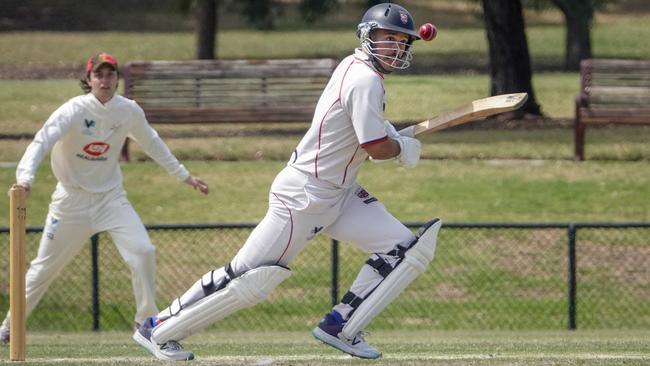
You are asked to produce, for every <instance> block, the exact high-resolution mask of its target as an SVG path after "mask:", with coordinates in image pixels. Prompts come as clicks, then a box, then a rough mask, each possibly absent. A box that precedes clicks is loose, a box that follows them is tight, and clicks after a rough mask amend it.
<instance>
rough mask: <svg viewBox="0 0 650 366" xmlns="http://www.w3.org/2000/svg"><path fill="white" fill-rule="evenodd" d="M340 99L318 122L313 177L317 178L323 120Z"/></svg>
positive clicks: (336, 101)
mask: <svg viewBox="0 0 650 366" xmlns="http://www.w3.org/2000/svg"><path fill="white" fill-rule="evenodd" d="M340 100H341V99H340V98H339V99H337V100H335V101H334V103H332V105H331V106H330V107H329V108H328V109H327V112H325V115H323V118H322V119H321V120H320V126H318V149H316V157H315V158H314V176H315V177H316V178H318V155H320V142H321V134H322V133H323V124H324V123H325V118H326V117H327V115H328V114H329V113H330V111H331V110H332V107H334V106H335V105H336V103H338V102H339V101H340Z"/></svg>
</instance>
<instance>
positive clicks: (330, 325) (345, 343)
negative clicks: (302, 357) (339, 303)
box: [311, 311, 381, 359]
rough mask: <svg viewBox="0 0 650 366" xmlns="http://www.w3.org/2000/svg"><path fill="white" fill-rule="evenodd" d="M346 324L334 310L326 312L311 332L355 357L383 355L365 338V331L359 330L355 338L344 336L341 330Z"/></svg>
mask: <svg viewBox="0 0 650 366" xmlns="http://www.w3.org/2000/svg"><path fill="white" fill-rule="evenodd" d="M344 325H345V322H344V321H343V317H342V316H341V314H339V313H338V312H336V311H332V312H331V313H328V314H325V317H324V318H323V320H321V322H320V323H319V324H318V326H317V327H316V328H314V330H312V332H311V334H313V335H314V337H315V338H316V339H318V340H319V341H321V342H323V343H325V344H327V345H329V346H332V347H334V348H336V349H338V350H339V351H342V352H345V353H347V354H349V355H352V356H355V357H359V358H370V359H375V358H379V357H381V352H379V351H378V350H377V349H376V348H374V347H372V346H371V345H369V344H368V343H367V342H366V340H365V339H363V335H364V333H363V332H359V333H358V334H357V335H356V336H354V338H353V339H346V338H345V337H343V335H342V334H341V331H342V330H343V326H344Z"/></svg>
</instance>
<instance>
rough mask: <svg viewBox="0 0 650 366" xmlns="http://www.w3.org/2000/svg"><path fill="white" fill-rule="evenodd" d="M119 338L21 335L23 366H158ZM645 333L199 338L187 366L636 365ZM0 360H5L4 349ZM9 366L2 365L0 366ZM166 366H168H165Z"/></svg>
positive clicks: (646, 357) (647, 350)
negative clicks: (365, 347)
mask: <svg viewBox="0 0 650 366" xmlns="http://www.w3.org/2000/svg"><path fill="white" fill-rule="evenodd" d="M130 336H131V335H130V334H129V333H125V332H104V333H51V332H35V333H29V334H28V340H27V362H25V363H21V364H24V365H159V364H160V363H161V361H158V360H155V359H154V358H153V357H152V356H149V354H148V353H146V351H145V350H144V349H142V348H140V346H138V345H136V344H135V342H133V341H132V340H131V338H130ZM648 337H650V333H649V332H648V331H575V332H569V331H558V332H444V333H443V332H427V331H418V332H380V333H376V334H372V335H371V336H370V337H369V338H368V340H369V342H370V343H371V344H373V345H375V346H377V347H378V348H379V349H380V350H381V351H382V353H383V357H382V358H380V359H379V360H376V361H368V360H360V359H356V358H352V357H349V356H347V355H344V354H342V353H340V352H338V351H336V350H334V349H332V348H330V347H327V346H325V345H323V344H321V343H319V342H317V341H316V340H315V339H314V338H313V337H312V336H311V335H310V334H309V333H308V332H242V331H239V332H218V331H213V332H209V333H208V332H204V333H201V334H199V335H194V336H192V337H191V338H188V339H187V342H185V346H186V347H187V348H188V349H191V350H192V351H193V352H194V353H195V356H196V359H195V360H194V361H192V362H191V364H192V365H233V366H234V365H260V366H261V365H312V366H319V365H370V364H372V365H450V366H451V365H458V366H460V365H463V366H465V365H473V366H506V365H522V366H523V365H526V366H552V365H589V366H618V365H621V366H622V365H625V366H641V365H647V364H648V363H649V362H650V345H649V344H648V342H647V340H648ZM0 358H2V359H4V360H8V350H7V348H6V347H4V348H2V349H1V350H0ZM0 363H3V364H4V363H9V361H4V362H3V361H0ZM165 364H167V363H165Z"/></svg>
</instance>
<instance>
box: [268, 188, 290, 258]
mask: <svg viewBox="0 0 650 366" xmlns="http://www.w3.org/2000/svg"><path fill="white" fill-rule="evenodd" d="M271 194H273V195H274V196H275V198H276V199H277V200H278V201H280V203H282V205H283V206H284V208H286V209H287V211H288V212H289V222H290V223H291V231H290V232H289V240H288V241H287V246H286V247H284V250H283V251H282V254H281V255H280V258H278V260H277V262H275V264H278V263H280V260H281V259H282V257H284V254H285V253H286V252H287V249H289V246H290V245H291V237H293V216H292V215H291V210H290V209H289V207H287V205H286V204H285V203H284V201H282V200H281V199H280V197H278V195H277V194H275V193H273V192H271Z"/></svg>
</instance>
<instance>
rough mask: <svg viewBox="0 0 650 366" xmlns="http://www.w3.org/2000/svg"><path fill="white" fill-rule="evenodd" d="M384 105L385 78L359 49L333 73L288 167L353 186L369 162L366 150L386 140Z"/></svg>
mask: <svg viewBox="0 0 650 366" xmlns="http://www.w3.org/2000/svg"><path fill="white" fill-rule="evenodd" d="M384 103H385V91H384V76H383V74H381V73H379V72H378V71H376V70H375V68H374V67H373V66H372V64H371V63H370V61H369V58H368V55H366V54H365V53H364V52H363V51H362V50H361V49H357V50H355V53H354V54H352V55H350V56H348V57H346V58H345V59H343V61H341V63H340V64H339V65H338V66H337V67H336V69H335V70H334V73H333V74H332V77H331V78H330V80H329V82H328V84H327V86H326V87H325V90H324V91H323V94H322V95H321V97H320V99H319V100H318V105H317V106H316V111H315V113H314V118H313V120H312V124H311V127H310V128H309V130H308V131H307V133H306V134H305V136H304V137H303V139H302V140H301V141H300V143H299V144H298V147H297V148H296V150H295V151H294V153H293V155H292V157H291V159H290V160H289V163H288V165H290V166H292V167H294V168H296V169H298V170H300V171H302V172H304V173H306V174H310V175H313V176H314V177H316V178H318V179H320V180H323V181H326V182H329V183H331V184H333V185H335V186H337V187H345V188H347V187H350V186H352V185H353V184H354V183H355V181H356V179H357V175H358V173H359V169H360V168H361V164H362V163H363V161H364V160H366V158H367V157H368V154H367V153H366V151H365V150H364V149H363V147H365V146H367V145H370V144H373V143H378V142H382V141H385V140H386V139H388V136H387V135H386V131H385V129H384Z"/></svg>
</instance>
